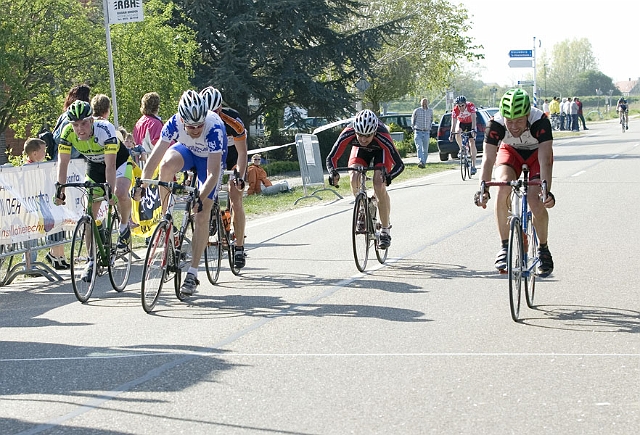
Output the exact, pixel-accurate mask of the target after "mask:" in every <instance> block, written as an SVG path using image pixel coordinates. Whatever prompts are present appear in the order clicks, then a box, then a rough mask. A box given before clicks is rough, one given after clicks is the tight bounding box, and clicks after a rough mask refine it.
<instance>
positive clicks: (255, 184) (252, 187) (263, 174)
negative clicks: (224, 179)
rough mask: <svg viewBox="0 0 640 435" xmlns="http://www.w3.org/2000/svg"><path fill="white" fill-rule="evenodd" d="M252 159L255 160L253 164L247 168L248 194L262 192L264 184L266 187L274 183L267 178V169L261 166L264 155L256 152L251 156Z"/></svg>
mask: <svg viewBox="0 0 640 435" xmlns="http://www.w3.org/2000/svg"><path fill="white" fill-rule="evenodd" d="M251 161H252V162H253V165H251V166H249V167H248V168H247V183H248V184H249V189H248V190H247V195H253V194H256V193H260V192H261V191H262V185H264V186H265V187H269V186H271V185H272V183H271V180H269V179H268V178H267V171H265V170H264V169H263V168H262V167H261V166H260V163H261V162H262V156H260V154H255V155H254V156H253V157H252V158H251Z"/></svg>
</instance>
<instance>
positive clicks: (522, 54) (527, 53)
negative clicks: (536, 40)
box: [509, 50, 533, 57]
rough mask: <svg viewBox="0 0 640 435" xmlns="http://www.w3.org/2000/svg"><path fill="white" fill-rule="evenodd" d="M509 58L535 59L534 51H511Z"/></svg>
mask: <svg viewBox="0 0 640 435" xmlns="http://www.w3.org/2000/svg"><path fill="white" fill-rule="evenodd" d="M509 57H533V50H511V51H509Z"/></svg>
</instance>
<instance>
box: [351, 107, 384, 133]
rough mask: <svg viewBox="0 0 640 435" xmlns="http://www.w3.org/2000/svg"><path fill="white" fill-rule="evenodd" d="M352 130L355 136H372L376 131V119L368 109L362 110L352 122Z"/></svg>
mask: <svg viewBox="0 0 640 435" xmlns="http://www.w3.org/2000/svg"><path fill="white" fill-rule="evenodd" d="M353 129H354V130H355V131H356V133H357V134H363V135H368V134H373V133H375V132H376V130H378V117H377V116H376V114H375V113H373V112H372V111H371V110H369V109H365V110H362V111H360V112H358V113H357V114H356V118H355V119H354V120H353Z"/></svg>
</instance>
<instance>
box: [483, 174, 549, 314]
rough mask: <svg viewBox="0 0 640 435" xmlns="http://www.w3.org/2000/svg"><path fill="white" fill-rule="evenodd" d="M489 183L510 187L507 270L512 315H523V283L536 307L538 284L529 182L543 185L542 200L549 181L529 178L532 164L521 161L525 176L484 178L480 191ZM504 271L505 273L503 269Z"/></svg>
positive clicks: (527, 299) (525, 290)
mask: <svg viewBox="0 0 640 435" xmlns="http://www.w3.org/2000/svg"><path fill="white" fill-rule="evenodd" d="M489 186H510V187H511V189H512V190H511V207H510V211H511V215H510V216H509V248H508V251H507V272H506V273H507V274H508V275H509V307H510V309H511V318H512V319H513V320H514V321H515V322H518V321H519V319H520V302H521V294H522V287H523V285H524V293H525V296H526V297H525V299H526V302H527V306H528V307H529V308H533V307H534V305H533V300H534V296H535V287H536V269H537V267H538V266H539V265H540V258H539V257H538V245H539V241H538V236H537V234H536V229H535V227H534V226H533V215H532V213H531V209H530V208H529V197H528V195H529V186H541V190H542V200H543V201H544V200H545V199H546V196H547V182H546V181H540V180H530V179H529V167H528V166H527V165H522V177H521V178H520V179H518V180H514V181H489V182H484V181H483V182H482V183H481V187H480V191H481V192H484V191H485V187H489ZM501 273H504V272H502V271H501Z"/></svg>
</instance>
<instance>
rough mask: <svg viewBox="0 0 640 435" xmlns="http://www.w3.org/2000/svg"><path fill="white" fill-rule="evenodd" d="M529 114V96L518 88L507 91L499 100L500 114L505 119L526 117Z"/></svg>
mask: <svg viewBox="0 0 640 435" xmlns="http://www.w3.org/2000/svg"><path fill="white" fill-rule="evenodd" d="M529 112H531V101H530V100H529V94H527V93H526V92H525V91H523V90H522V89H520V88H515V89H509V90H508V91H507V92H506V93H505V94H504V95H503V96H502V100H500V114H501V115H502V116H504V117H505V118H506V119H515V118H520V117H522V116H527V115H528V114H529Z"/></svg>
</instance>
